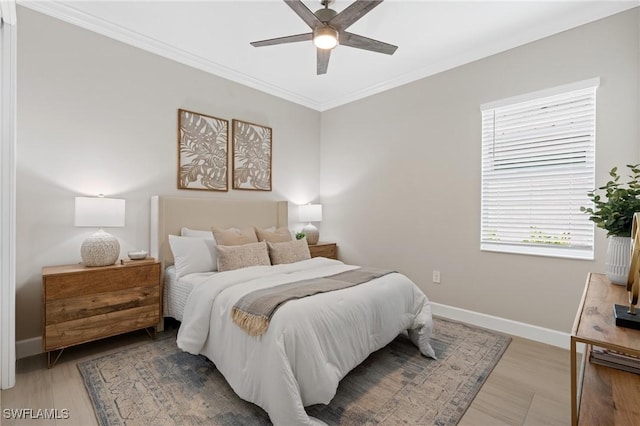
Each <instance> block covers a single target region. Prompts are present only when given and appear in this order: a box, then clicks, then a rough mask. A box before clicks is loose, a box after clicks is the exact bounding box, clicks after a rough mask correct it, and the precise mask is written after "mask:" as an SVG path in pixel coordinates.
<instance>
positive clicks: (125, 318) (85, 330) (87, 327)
mask: <svg viewBox="0 0 640 426" xmlns="http://www.w3.org/2000/svg"><path fill="white" fill-rule="evenodd" d="M159 314H160V309H159V306H158V305H157V304H156V305H155V306H154V305H149V306H142V307H139V308H134V309H127V310H124V311H113V312H109V313H107V314H101V315H96V316H91V317H86V318H80V319H76V320H73V321H67V322H62V323H59V324H51V325H47V326H46V327H45V333H46V345H45V348H44V349H45V351H47V352H48V351H52V350H56V349H62V348H66V347H68V346H73V345H77V344H80V343H85V342H90V341H92V340H97V339H102V338H105V337H111V336H115V335H118V334H122V333H126V332H128V331H133V330H139V329H141V328H146V327H153V326H155V325H156V324H158V322H159Z"/></svg>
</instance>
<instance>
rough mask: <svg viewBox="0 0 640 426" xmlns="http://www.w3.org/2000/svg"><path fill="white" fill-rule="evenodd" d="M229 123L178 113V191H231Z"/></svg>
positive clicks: (212, 118) (201, 115)
mask: <svg viewBox="0 0 640 426" xmlns="http://www.w3.org/2000/svg"><path fill="white" fill-rule="evenodd" d="M228 152H229V121H228V120H223V119H220V118H216V117H212V116H209V115H204V114H199V113H197V112H193V111H187V110H183V109H179V110H178V189H196V190H204V191H228V190H229V184H228V181H229V179H228V164H229V161H228Z"/></svg>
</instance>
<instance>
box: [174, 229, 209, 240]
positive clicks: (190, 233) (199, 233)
mask: <svg viewBox="0 0 640 426" xmlns="http://www.w3.org/2000/svg"><path fill="white" fill-rule="evenodd" d="M180 235H182V236H183V237H195V238H206V239H207V240H213V239H214V238H213V232H211V231H204V230H200V229H190V228H187V227H186V226H183V227H182V229H180Z"/></svg>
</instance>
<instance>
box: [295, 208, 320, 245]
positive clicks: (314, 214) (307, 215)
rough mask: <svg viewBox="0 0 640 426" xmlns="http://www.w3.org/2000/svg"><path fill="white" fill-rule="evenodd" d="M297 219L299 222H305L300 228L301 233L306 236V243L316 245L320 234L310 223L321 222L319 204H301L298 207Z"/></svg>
mask: <svg viewBox="0 0 640 426" xmlns="http://www.w3.org/2000/svg"><path fill="white" fill-rule="evenodd" d="M298 217H299V220H300V222H307V225H305V226H304V228H302V232H304V234H305V235H306V236H307V243H309V244H318V239H319V238H320V232H318V228H316V227H315V226H313V224H312V223H311V222H322V205H321V204H303V205H301V206H298Z"/></svg>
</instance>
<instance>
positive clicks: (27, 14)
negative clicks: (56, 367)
mask: <svg viewBox="0 0 640 426" xmlns="http://www.w3.org/2000/svg"><path fill="white" fill-rule="evenodd" d="M18 21H19V26H18V158H17V276H16V281H17V296H16V297H17V301H16V303H17V309H16V312H17V318H16V322H17V335H16V338H17V339H18V340H23V339H28V338H31V337H35V336H40V335H41V334H42V333H41V285H42V284H41V277H40V272H41V268H42V267H43V266H46V265H55V264H67V263H76V262H79V261H80V244H81V243H82V241H83V239H84V238H85V237H86V236H87V235H89V234H90V233H91V232H93V231H91V230H89V229H86V228H75V227H74V226H73V208H74V207H73V206H74V197H75V196H78V195H97V194H98V193H101V192H102V193H104V194H106V195H108V196H115V197H121V198H124V199H126V201H127V205H126V226H125V227H124V228H113V229H111V230H110V232H111V233H112V234H114V235H115V236H117V237H118V238H119V240H120V244H121V251H122V254H123V255H125V256H126V253H127V251H129V250H131V249H137V248H143V249H148V248H149V247H148V245H149V197H150V196H151V195H153V194H172V195H177V194H179V195H181V196H193V197H211V198H234V199H244V198H250V199H273V200H289V201H292V202H294V203H298V204H301V203H305V202H309V201H311V200H314V199H315V198H317V197H318V192H319V164H318V161H317V158H318V157H319V139H320V136H319V135H320V113H319V112H317V111H313V110H311V109H307V108H305V107H301V106H299V105H296V104H293V103H291V102H288V101H284V100H282V99H279V98H276V97H274V96H271V95H267V94H264V93H262V92H259V91H256V90H253V89H250V88H247V87H244V86H241V85H238V84H236V83H232V82H229V81H227V80H224V79H222V78H218V77H215V76H212V75H210V74H207V73H204V72H202V71H198V70H195V69H192V68H189V67H187V66H184V65H181V64H178V63H176V62H173V61H170V60H168V59H164V58H161V57H158V56H155V55H153V54H150V53H147V52H144V51H142V50H139V49H136V48H133V47H130V46H127V45H125V44H123V43H120V42H117V41H114V40H111V39H108V38H106V37H103V36H100V35H98V34H95V33H92V32H89V31H86V30H83V29H80V28H78V27H74V26H72V25H69V24H66V23H63V22H61V21H58V20H55V19H53V18H50V17H47V16H45V15H41V14H39V13H37V12H33V11H31V10H29V9H25V8H18ZM213 47H214V46H212V48H213ZM178 108H186V109H190V110H193V111H197V112H201V113H203V114H207V115H213V116H216V117H219V118H223V119H227V120H229V121H231V119H233V118H238V119H242V120H246V121H250V122H253V123H259V124H262V125H265V126H269V127H271V128H272V129H273V181H272V187H273V191H272V192H260V191H233V190H230V191H229V192H228V193H215V192H203V191H188V190H181V191H179V190H178V189H177V184H176V182H177V177H176V174H177V162H178V159H177V154H178V143H177V109H178ZM229 136H231V134H230V135H229ZM301 159H303V161H301ZM212 220H213V219H212Z"/></svg>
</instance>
